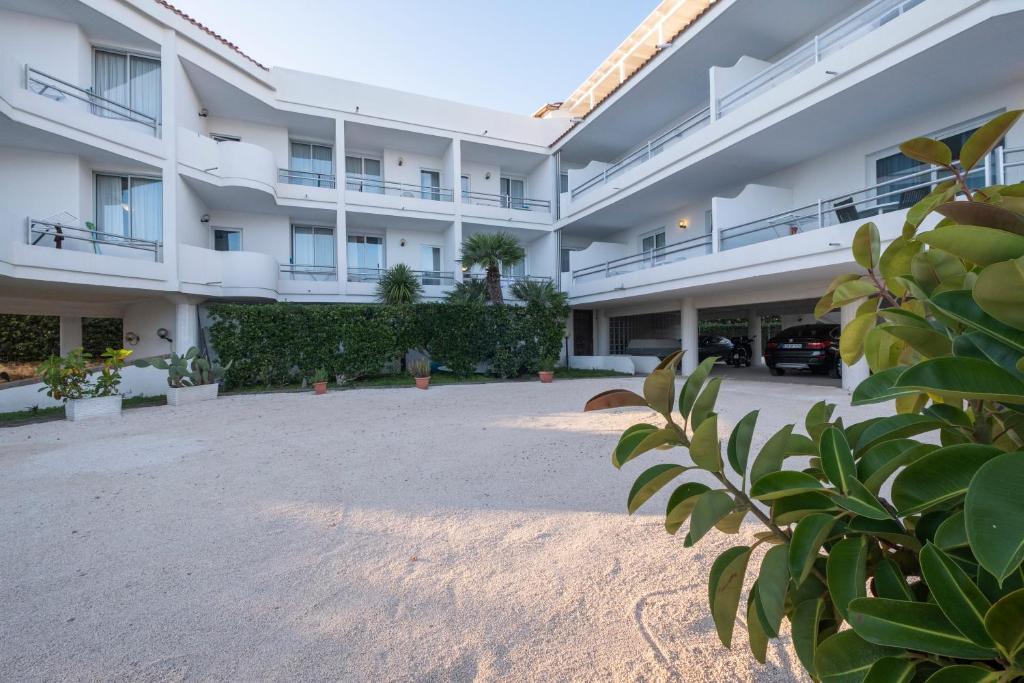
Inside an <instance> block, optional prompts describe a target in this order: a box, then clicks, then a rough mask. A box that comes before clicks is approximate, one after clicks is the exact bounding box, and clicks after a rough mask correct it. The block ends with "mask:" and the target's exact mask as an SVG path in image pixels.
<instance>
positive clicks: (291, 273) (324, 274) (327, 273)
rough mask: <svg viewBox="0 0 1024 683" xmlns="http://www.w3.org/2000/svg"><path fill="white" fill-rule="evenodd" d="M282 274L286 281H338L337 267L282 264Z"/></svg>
mask: <svg viewBox="0 0 1024 683" xmlns="http://www.w3.org/2000/svg"><path fill="white" fill-rule="evenodd" d="M280 272H281V277H282V279H285V280H319V281H324V282H329V281H332V280H337V279H338V268H337V266H314V265H312V264H308V263H282V264H281V268H280ZM296 276H299V277H296Z"/></svg>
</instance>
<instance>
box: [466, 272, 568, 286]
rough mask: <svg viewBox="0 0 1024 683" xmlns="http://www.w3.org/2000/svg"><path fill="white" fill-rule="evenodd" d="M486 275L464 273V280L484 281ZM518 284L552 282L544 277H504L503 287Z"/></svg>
mask: <svg viewBox="0 0 1024 683" xmlns="http://www.w3.org/2000/svg"><path fill="white" fill-rule="evenodd" d="M486 278H487V275H486V274H485V273H463V274H462V279H463V280H484V279H486ZM516 282H551V278H549V277H546V276H544V275H504V274H503V275H502V276H501V286H502V287H508V286H510V285H512V284H514V283H516Z"/></svg>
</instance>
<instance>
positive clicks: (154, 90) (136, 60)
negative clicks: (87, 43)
mask: <svg viewBox="0 0 1024 683" xmlns="http://www.w3.org/2000/svg"><path fill="white" fill-rule="evenodd" d="M93 90H94V91H95V92H96V94H97V95H99V96H100V97H102V98H104V99H106V100H110V101H111V102H114V103H115V104H114V105H107V104H106V103H97V105H96V106H95V108H94V113H95V114H98V115H100V116H107V117H113V118H133V117H132V116H131V115H130V112H129V111H127V110H128V109H130V110H132V111H135V112H138V113H139V114H142V115H144V116H148V117H150V118H152V119H153V120H154V121H159V120H160V60H159V59H153V58H151V57H143V56H141V55H134V54H128V53H123V52H110V51H108V50H95V51H94V52H93ZM118 105H120V106H118ZM122 107H124V108H125V109H123V110H122Z"/></svg>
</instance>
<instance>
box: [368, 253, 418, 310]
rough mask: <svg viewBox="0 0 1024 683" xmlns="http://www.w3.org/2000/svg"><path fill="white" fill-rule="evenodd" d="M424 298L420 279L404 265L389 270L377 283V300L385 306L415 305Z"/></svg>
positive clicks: (399, 264)
mask: <svg viewBox="0 0 1024 683" xmlns="http://www.w3.org/2000/svg"><path fill="white" fill-rule="evenodd" d="M422 296H423V287H422V285H420V281H419V279H418V278H417V277H416V274H415V273H413V272H412V269H411V268H409V266H407V265H405V264H404V263H396V264H395V265H393V266H391V267H390V268H388V269H387V270H386V271H384V273H383V274H382V275H381V276H380V280H379V281H378V282H377V300H378V301H380V302H381V303H383V304H392V305H394V304H414V303H416V302H417V301H419V300H420V297H422Z"/></svg>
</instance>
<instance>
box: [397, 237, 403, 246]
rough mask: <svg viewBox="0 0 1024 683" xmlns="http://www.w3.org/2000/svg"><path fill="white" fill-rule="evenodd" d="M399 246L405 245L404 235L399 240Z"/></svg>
mask: <svg viewBox="0 0 1024 683" xmlns="http://www.w3.org/2000/svg"><path fill="white" fill-rule="evenodd" d="M398 246H400V247H404V246H405V238H404V237H403V238H402V239H400V240H398Z"/></svg>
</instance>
